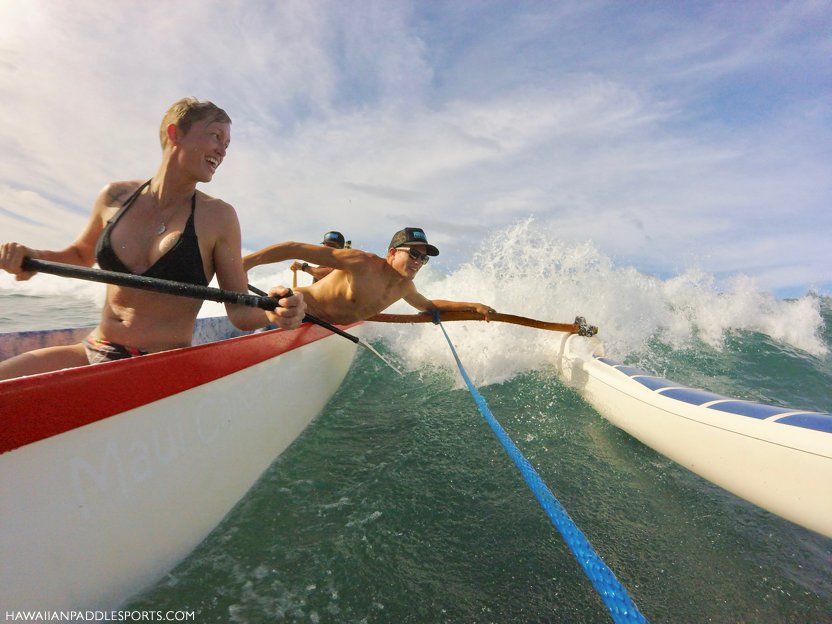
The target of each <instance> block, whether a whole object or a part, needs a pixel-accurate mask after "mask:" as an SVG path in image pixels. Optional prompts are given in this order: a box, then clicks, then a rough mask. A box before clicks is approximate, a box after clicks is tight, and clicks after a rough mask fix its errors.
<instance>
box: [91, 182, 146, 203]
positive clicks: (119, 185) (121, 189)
mask: <svg viewBox="0 0 832 624" xmlns="http://www.w3.org/2000/svg"><path fill="white" fill-rule="evenodd" d="M144 183H145V180H122V181H120V182H110V183H109V184H106V185H105V186H104V188H103V189H101V192H100V193H99V194H98V198H99V200H101V201H103V202H104V204H105V205H113V204H117V203H122V202H124V201H126V200H127V198H128V197H130V195H132V194H133V193H135V192H136V189H137V188H139V187H140V186H141V185H142V184H144Z"/></svg>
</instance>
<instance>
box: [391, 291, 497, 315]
mask: <svg viewBox="0 0 832 624" xmlns="http://www.w3.org/2000/svg"><path fill="white" fill-rule="evenodd" d="M404 300H405V301H407V302H408V303H409V304H410V305H412V306H413V307H414V308H416V309H417V310H422V311H423V312H433V311H434V310H438V311H439V312H476V313H477V314H482V315H483V317H484V318H485V320H486V321H487V320H488V315H489V314H493V313H495V312H496V311H497V310H495V309H494V308H492V307H491V306H487V305H485V304H484V303H475V302H469V301H448V300H445V299H433V300H431V299H428V298H427V297H424V296H423V295H421V294H420V293H419V292H418V291H416V289H415V288H414V289H413V292H412V293H411V294H409V295H407V296H406V297H405V298H404Z"/></svg>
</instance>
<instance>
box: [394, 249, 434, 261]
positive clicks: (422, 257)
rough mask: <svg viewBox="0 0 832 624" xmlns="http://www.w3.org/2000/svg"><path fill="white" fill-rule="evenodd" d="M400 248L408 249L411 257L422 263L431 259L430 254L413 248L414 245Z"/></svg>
mask: <svg viewBox="0 0 832 624" xmlns="http://www.w3.org/2000/svg"><path fill="white" fill-rule="evenodd" d="M399 249H401V250H402V251H406V252H407V254H408V255H409V256H410V257H411V258H413V259H414V260H418V261H419V262H421V263H422V264H427V263H428V260H430V256H429V255H427V254H426V253H422V252H421V251H417V250H416V249H413V247H399Z"/></svg>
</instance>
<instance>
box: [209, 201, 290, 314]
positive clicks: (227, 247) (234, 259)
mask: <svg viewBox="0 0 832 624" xmlns="http://www.w3.org/2000/svg"><path fill="white" fill-rule="evenodd" d="M217 203H218V206H217V208H216V210H217V211H218V213H219V220H220V223H219V227H218V230H217V231H218V232H219V235H218V236H217V240H216V242H215V243H214V249H213V260H214V270H215V271H216V273H217V282H218V283H219V286H220V288H222V289H224V290H231V291H234V292H242V293H244V292H248V279H247V277H246V272H245V270H244V269H243V261H242V259H241V258H240V255H241V241H240V222H239V221H238V219H237V213H236V212H235V211H234V208H232V207H231V206H229V205H228V204H226V203H224V202H217ZM286 292H287V289H286V288H284V287H282V286H277V287H275V288H272V289H271V290H270V291H269V294H270V295H271V296H281V295H283V294H285V293H286ZM280 304H281V307H279V308H277V309H276V310H275V311H274V312H271V311H264V310H260V309H258V308H250V307H247V306H240V305H233V304H226V306H225V310H226V313H227V314H228V319H229V320H230V321H231V323H232V324H233V325H234V326H235V327H237V328H239V329H243V330H248V329H257V328H258V327H263V326H264V325H267V324H268V323H275V324H276V325H277V326H278V327H280V328H282V329H295V328H296V327H298V326H299V325H300V324H301V322H302V321H303V316H304V314H305V313H306V304H305V303H303V295H302V294H301V293H296V294H294V295H292V296H291V297H287V298H281V299H280Z"/></svg>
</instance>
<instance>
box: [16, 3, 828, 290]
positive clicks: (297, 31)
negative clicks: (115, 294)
mask: <svg viewBox="0 0 832 624" xmlns="http://www.w3.org/2000/svg"><path fill="white" fill-rule="evenodd" d="M830 33H832V3H830V2H813V1H806V2H788V3H782V2H760V1H755V2H730V3H707V2H697V3H659V2H649V3H648V2H621V3H612V2H593V1H591V0H590V1H576V2H546V3H543V2H481V1H477V2H473V1H471V2H462V1H460V0H457V1H454V2H392V1H387V0H385V1H382V2H345V1H337V2H315V1H307V0H304V1H299V2H255V1H239V2H229V1H224V2H205V1H191V0H184V1H178V2H176V3H157V2H126V1H124V2H123V1H114V2H107V3H101V2H83V1H80V2H72V3H56V2H38V1H33V0H27V1H26V2H15V1H0V113H2V115H1V116H0V118H2V122H3V123H2V124H0V150H2V153H3V158H2V160H1V161H0V238H2V239H3V240H18V241H20V242H23V243H26V244H29V245H31V246H35V247H53V248H54V247H60V246H63V245H65V244H67V243H68V242H69V241H71V240H72V239H73V238H74V236H75V235H76V234H77V233H78V231H79V230H80V228H81V226H82V225H83V222H84V220H85V219H86V215H87V214H88V211H89V206H90V205H91V203H92V200H93V198H94V197H95V195H96V193H97V192H98V191H99V190H100V188H101V187H102V186H103V185H104V184H105V183H107V182H108V181H111V180H119V179H134V178H141V177H149V176H150V175H152V174H153V172H154V171H155V168H156V166H157V163H158V159H159V149H160V148H159V145H158V138H157V128H158V124H159V121H160V120H161V116H162V114H163V113H164V111H165V110H166V108H167V107H168V106H169V105H170V104H171V103H172V102H173V101H175V100H176V99H178V98H180V97H182V96H184V95H194V96H196V97H198V98H200V99H210V100H212V101H214V102H215V103H217V104H218V105H220V106H222V107H223V108H225V109H226V110H227V111H228V113H229V114H230V115H231V117H232V119H233V122H234V123H233V129H232V145H231V148H230V150H229V154H228V157H227V158H226V161H225V162H224V163H223V165H222V166H221V168H220V170H219V172H218V173H217V175H216V177H215V179H214V181H213V182H212V183H211V184H210V185H207V186H205V187H204V189H203V190H205V191H206V192H208V193H209V194H213V195H216V196H219V197H222V198H223V199H225V200H226V201H229V202H231V203H232V204H233V205H235V207H236V208H237V210H238V213H239V215H240V220H241V224H242V227H243V242H244V245H245V246H246V247H247V248H249V249H254V248H258V247H260V246H262V245H266V244H270V243H273V242H276V241H279V240H287V239H294V240H305V241H311V242H317V241H318V240H319V238H320V236H321V234H322V233H323V232H324V231H326V230H328V229H339V230H341V231H343V232H344V233H345V234H346V235H347V237H348V238H351V239H352V240H353V241H354V243H355V244H356V245H357V246H360V247H362V248H365V249H368V250H371V251H376V252H381V251H383V250H384V247H385V245H386V243H387V241H388V240H389V238H390V235H391V233H392V232H393V231H395V230H397V229H399V228H400V227H403V226H405V225H421V226H423V227H424V228H425V229H426V230H427V232H428V235H429V237H430V238H431V241H432V242H435V243H437V244H438V245H439V246H440V248H441V249H442V252H443V253H442V256H441V257H440V258H441V263H442V265H443V266H445V267H447V268H452V267H453V266H455V265H458V264H459V263H460V262H465V261H468V260H470V259H471V257H472V255H473V250H474V249H475V248H476V247H477V246H478V245H479V242H480V241H481V240H482V239H483V238H484V237H486V236H487V235H488V234H490V233H492V232H494V231H495V230H498V229H500V228H504V227H506V226H509V225H511V224H513V223H517V222H518V221H522V220H524V219H526V218H528V217H529V216H533V217H534V219H535V222H536V223H539V224H540V226H541V227H544V228H547V231H551V232H553V236H557V237H558V238H559V239H561V240H563V241H566V242H575V243H580V242H584V241H592V242H593V244H594V245H595V246H596V247H597V248H598V249H599V250H600V251H601V252H603V253H604V254H606V255H608V256H609V257H611V258H613V259H614V261H615V262H616V264H618V265H620V266H634V267H636V268H637V269H638V270H640V271H642V272H646V273H651V274H655V275H657V276H660V277H668V276H671V275H676V274H678V273H681V272H683V271H685V270H687V269H690V268H697V269H701V270H703V271H706V272H708V273H711V274H713V275H715V276H716V278H717V279H718V280H725V279H730V278H732V277H734V276H736V275H747V276H750V277H752V278H754V280H755V282H756V284H757V285H758V287H759V288H760V289H762V290H765V291H770V292H774V293H775V294H777V295H779V296H795V295H801V294H803V293H805V292H806V291H807V290H808V289H810V288H812V289H814V290H816V291H819V292H821V293H823V294H832V269H830V267H832V251H830V248H832V244H830V240H832V215H830V205H832V62H831V61H830V59H832V37H830ZM541 253H545V250H541Z"/></svg>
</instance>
